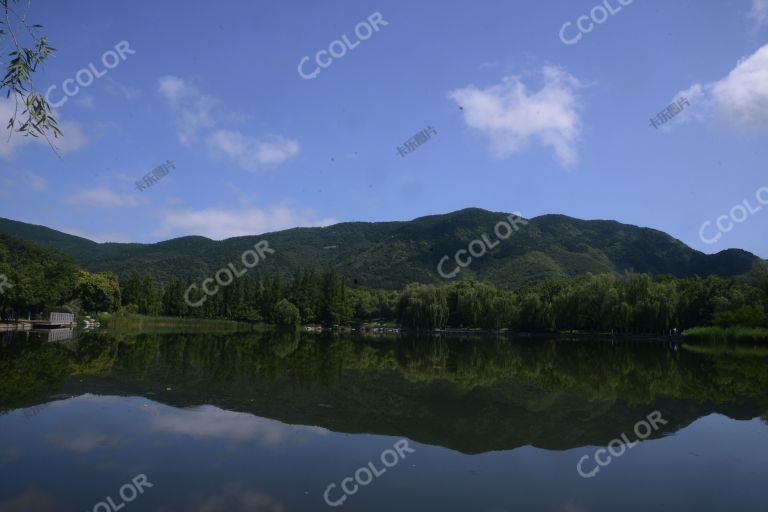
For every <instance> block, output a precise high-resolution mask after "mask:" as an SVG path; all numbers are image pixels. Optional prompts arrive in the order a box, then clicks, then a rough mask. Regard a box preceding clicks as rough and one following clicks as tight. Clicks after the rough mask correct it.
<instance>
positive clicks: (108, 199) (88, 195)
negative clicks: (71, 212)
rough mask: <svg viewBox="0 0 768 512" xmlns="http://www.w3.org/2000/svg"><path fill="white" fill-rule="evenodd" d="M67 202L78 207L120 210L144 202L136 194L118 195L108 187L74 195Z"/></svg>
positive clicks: (85, 190) (90, 189)
mask: <svg viewBox="0 0 768 512" xmlns="http://www.w3.org/2000/svg"><path fill="white" fill-rule="evenodd" d="M66 202H67V203H69V204H74V205H78V206H98V207H103V208H119V207H125V206H137V205H139V204H141V203H142V202H143V201H142V200H141V198H139V197H138V196H137V195H135V194H118V193H117V192H114V191H113V190H112V189H110V188H108V187H94V188H87V189H84V190H81V191H79V192H76V193H74V194H72V195H71V196H69V197H68V198H67V199H66Z"/></svg>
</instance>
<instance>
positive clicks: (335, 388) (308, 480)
mask: <svg viewBox="0 0 768 512" xmlns="http://www.w3.org/2000/svg"><path fill="white" fill-rule="evenodd" d="M654 411H658V412H659V414H660V415H661V417H662V418H663V420H664V421H665V422H666V423H664V424H661V423H659V424H658V425H657V426H658V427H659V428H658V430H655V431H653V432H652V433H651V435H650V436H649V437H648V438H647V439H645V440H643V441H642V442H640V443H638V444H636V445H635V444H634V442H636V441H637V440H638V438H637V435H636V430H635V427H636V425H637V424H638V422H641V421H643V420H644V418H646V417H647V416H648V415H649V414H651V413H653V412H654ZM767 417H768V350H765V349H761V348H755V347H735V348H731V349H729V350H723V349H722V348H717V347H707V346H704V347H702V346H693V347H689V346H686V345H677V344H658V343H656V344H626V343H611V342H604V341H589V342H587V341H544V340H536V341H524V342H521V341H508V340H497V339H475V340H468V339H448V340H446V339H436V338H411V337H400V338H380V339H363V338H352V337H348V336H336V337H333V336H312V335H305V334H302V335H298V334H293V333H291V334H285V333H246V334H139V335H116V334H110V333H109V332H108V331H101V332H95V333H88V334H83V335H78V336H75V337H73V338H72V339H68V340H67V339H64V340H59V341H54V342H51V341H49V340H48V338H47V336H43V335H37V334H31V335H27V334H21V335H19V334H13V335H11V334H6V335H5V337H4V339H3V341H0V440H1V441H0V511H80V512H82V511H91V510H96V511H107V510H113V507H112V505H111V504H110V503H109V502H108V501H107V498H108V497H109V498H110V499H111V503H112V504H114V506H115V507H114V508H115V509H121V510H122V511H123V512H130V511H132V510H134V511H140V510H141V511H144V510H146V511H158V512H160V511H163V512H165V511H177V510H178V511H205V512H208V511H218V510H222V511H265V512H281V511H284V512H290V511H324V510H332V509H334V510H345V511H356V510H359V511H387V512H389V511H393V510H404V511H427V510H441V511H462V512H476V511H481V512H503V511H509V512H512V511H515V512H517V511H561V512H602V511H605V512H609V511H610V512H616V511H643V512H646V511H648V510H674V511H686V510H691V511H697V512H704V511H742V510H744V511H752V510H755V511H764V510H768V486H766V485H765V481H766V476H768V420H766V418H767ZM640 431H641V432H642V431H643V429H642V428H641V429H640ZM622 434H624V435H626V437H627V440H629V441H630V442H631V443H633V444H632V446H633V447H632V448H631V449H627V447H626V446H623V445H621V444H620V443H614V444H613V448H612V449H613V450H614V453H621V455H620V456H618V457H611V456H610V452H603V453H602V455H600V456H599V457H601V458H600V459H599V460H602V461H603V462H607V464H606V465H604V466H602V467H600V466H598V465H597V464H596V462H595V458H594V457H595V452H596V450H599V449H601V448H605V447H606V446H607V445H608V443H609V442H611V441H612V440H614V439H617V438H619V439H621V436H622ZM398 443H400V445H399V446H400V448H403V447H405V448H406V449H405V450H400V453H398V450H397V449H396V448H395V445H397V444H398ZM403 443H404V444H403ZM388 450H390V451H389V452H388V454H387V455H385V460H386V461H390V462H391V461H396V463H394V464H393V465H391V467H388V468H387V467H386V466H385V465H384V464H383V462H382V454H384V453H387V451H388ZM622 452H623V453H622ZM393 455H394V458H392V456H393ZM585 455H587V456H588V458H587V459H586V460H585V461H584V462H583V466H582V469H583V471H584V472H586V473H590V472H592V471H593V470H594V468H599V471H598V472H597V473H595V474H594V476H592V477H591V478H584V477H582V476H580V474H579V472H578V471H577V463H578V462H579V461H580V459H582V457H583V456H585ZM608 457H610V460H608V461H606V459H607V458H608ZM369 462H372V463H373V468H372V470H371V469H366V470H363V471H362V472H358V477H359V478H361V479H362V481H364V482H365V481H367V480H371V481H370V483H368V484H367V485H365V486H360V485H358V484H357V483H356V482H354V480H347V481H346V484H345V485H346V488H347V489H348V490H350V491H352V490H354V491H355V492H354V493H352V492H350V493H349V495H346V498H345V499H344V497H345V493H344V491H343V490H342V482H343V481H344V479H345V478H348V477H351V478H354V476H355V473H356V471H358V470H359V469H360V468H364V467H366V466H368V463H369ZM373 472H376V473H378V474H379V476H372V473H373ZM137 475H145V476H146V482H147V485H140V484H141V482H139V484H137V485H139V487H140V491H141V493H138V494H136V491H135V489H136V487H131V486H130V485H129V487H131V489H134V490H131V489H128V488H126V487H124V486H125V485H126V484H131V481H132V480H133V479H134V478H136V477H137ZM331 484H335V487H332V488H331V489H330V491H329V493H328V499H329V501H331V502H334V503H339V501H340V500H342V499H344V501H343V503H341V504H340V505H338V506H336V507H331V506H329V505H328V504H327V503H326V500H325V499H324V493H325V492H326V489H328V488H329V486H330V485H331ZM149 485H151V487H149ZM121 489H122V491H123V495H124V496H125V497H126V498H132V499H130V500H127V499H126V500H123V499H121V495H120V491H121ZM134 494H135V496H134ZM99 503H102V504H101V505H99Z"/></svg>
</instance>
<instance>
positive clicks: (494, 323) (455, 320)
mask: <svg viewBox="0 0 768 512" xmlns="http://www.w3.org/2000/svg"><path fill="white" fill-rule="evenodd" d="M0 275H5V276H6V277H7V278H8V280H9V282H10V283H11V284H12V287H11V288H8V289H4V292H3V293H2V294H0V312H3V315H4V317H6V318H7V317H8V316H9V315H8V311H9V310H10V311H14V312H16V313H27V314H36V313H39V312H43V311H45V310H46V309H50V308H62V307H63V308H65V309H67V308H69V310H75V311H79V310H84V311H87V312H92V313H95V312H115V311H123V312H127V313H139V314H145V315H165V316H174V317H189V318H215V319H226V320H240V321H250V322H265V323H270V324H276V325H299V324H313V323H317V324H322V325H326V326H333V325H349V324H355V323H362V322H391V323H399V324H400V325H402V326H403V327H406V328H411V329H423V330H429V329H441V328H446V327H452V328H483V329H510V330H514V331H524V332H539V331H590V332H593V331H600V332H611V331H612V332H617V333H663V332H669V331H670V330H673V329H679V330H683V329H687V328H690V327H694V326H708V325H716V326H749V327H757V326H766V325H768V322H767V318H766V311H767V310H768V262H766V261H758V262H757V263H756V264H755V266H754V268H753V270H752V273H751V275H749V276H747V277H743V278H723V277H717V276H709V277H706V278H700V277H694V278H675V277H672V276H669V275H661V276H650V275H647V274H632V273H627V274H624V275H617V274H600V275H592V274H586V275H582V276H577V277H573V278H568V279H557V280H555V279H551V280H547V281H543V282H540V283H537V284H533V285H530V286H525V287H521V288H517V289H514V290H513V289H508V288H503V287H496V286H494V285H492V284H489V283H485V282H479V281H476V280H472V279H464V280H457V281H451V282H450V283H448V284H446V285H442V286H435V285H432V284H421V283H412V284H410V285H408V286H407V287H406V288H405V289H404V290H402V291H400V292H397V291H388V290H375V289H368V288H362V287H356V286H349V283H347V282H346V281H345V279H344V278H343V276H341V275H340V274H339V273H338V272H336V271H334V270H317V269H312V268H307V269H301V270H299V271H297V272H296V273H295V274H294V275H292V276H284V275H283V274H280V273H261V274H259V273H254V274H252V275H251V274H249V275H248V276H245V277H243V278H241V279H237V280H235V281H234V282H233V283H232V284H231V285H229V286H227V287H224V288H222V289H220V290H219V292H218V293H217V294H215V295H213V296H210V297H208V300H207V301H205V303H204V304H203V305H201V306H200V307H190V306H189V304H188V303H187V302H186V301H185V300H184V292H185V290H187V288H188V287H189V286H190V285H191V284H193V282H194V278H193V277H191V276H190V277H189V278H187V279H178V278H177V279H172V280H170V281H169V282H165V283H160V282H158V281H156V280H155V279H154V278H153V276H152V274H151V273H146V274H144V275H139V274H138V273H135V272H134V273H132V274H130V275H129V276H127V277H124V278H118V277H117V276H116V275H115V274H112V273H109V272H98V273H91V272H86V271H83V270H80V269H78V268H77V267H76V266H75V265H74V263H73V262H72V261H71V259H70V258H68V257H67V256H64V255H62V254H61V253H58V252H57V251H54V250H52V249H48V248H46V247H42V246H39V245H37V244H32V243H30V242H26V241H24V240H20V239H17V238H15V237H8V236H0Z"/></svg>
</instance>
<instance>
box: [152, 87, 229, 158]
mask: <svg viewBox="0 0 768 512" xmlns="http://www.w3.org/2000/svg"><path fill="white" fill-rule="evenodd" d="M158 91H159V92H160V95H161V96H162V97H163V98H164V99H165V100H166V102H167V103H168V105H169V107H170V109H171V115H172V116H173V123H174V126H175V127H176V129H177V131H178V133H177V135H178V137H179V142H181V143H182V144H183V145H185V146H186V145H189V144H191V143H193V142H194V141H195V140H196V138H197V134H198V132H199V131H200V130H202V129H204V128H212V127H214V126H215V124H216V121H215V120H216V117H217V114H216V110H217V108H218V105H219V101H218V100H217V99H216V98H214V97H213V96H206V95H204V94H201V93H200V91H198V90H197V88H196V87H195V86H194V85H192V84H191V83H189V82H187V81H185V80H183V79H181V78H179V77H177V76H172V75H168V76H164V77H162V78H160V81H159V82H158Z"/></svg>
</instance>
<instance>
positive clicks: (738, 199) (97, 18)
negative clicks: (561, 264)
mask: <svg viewBox="0 0 768 512" xmlns="http://www.w3.org/2000/svg"><path fill="white" fill-rule="evenodd" d="M627 1H628V0H624V3H627ZM605 3H606V4H607V5H604V4H603V3H601V2H598V1H597V0H568V1H541V0H518V1H509V0H506V1H497V0H488V1H486V0H483V1H480V2H478V1H477V0H475V1H468V0H466V1H465V0H450V1H441V2H438V1H431V0H430V1H423V2H405V1H400V0H396V1H388V2H382V1H369V0H355V1H351V0H350V1H347V0H333V1H325V2H316V1H308V0H304V1H294V0H288V1H282V2H265V1H252V0H249V1H246V0H242V1H226V2H220V3H216V4H212V3H210V2H202V1H185V2H181V1H164V2H148V1H144V0H137V1H133V2H104V1H96V0H83V1H78V2H75V3H69V2H67V3H65V2H54V1H52V0H45V1H41V0H32V6H31V10H30V12H29V18H30V19H31V20H32V21H33V22H36V23H42V24H43V25H45V27H46V28H45V32H46V34H47V35H48V37H49V39H50V40H51V42H52V44H53V46H55V47H56V48H57V50H58V52H57V55H56V56H55V58H53V59H52V60H51V61H50V62H49V63H48V64H47V65H46V67H45V69H43V70H42V71H41V72H40V73H39V74H38V75H37V76H36V77H35V83H36V87H37V89H39V90H41V91H43V92H46V91H48V90H49V88H50V87H51V86H56V87H57V88H56V89H53V91H52V93H51V96H50V98H51V99H52V101H55V102H60V101H61V100H62V99H63V98H65V96H64V95H63V93H62V87H63V83H64V81H65V80H67V79H71V78H75V77H76V75H77V73H78V72H79V71H80V70H82V69H87V68H88V66H89V64H94V68H95V69H96V71H97V72H98V74H102V73H104V71H107V72H106V73H104V74H103V76H101V77H100V78H97V79H95V80H94V81H93V83H92V84H90V85H89V86H88V87H80V89H79V91H77V93H76V94H73V95H72V96H71V97H68V99H67V101H66V102H65V103H63V104H62V105H60V106H59V107H58V108H57V113H58V116H59V120H60V122H61V123H62V127H63V129H64V131H65V137H64V139H63V140H61V141H59V142H57V144H58V146H59V149H60V153H61V159H59V158H58V157H57V156H56V155H55V154H54V153H53V152H52V151H51V149H50V148H49V147H47V146H46V145H45V144H42V143H36V142H32V141H30V140H26V139H22V138H19V137H18V136H14V137H13V138H12V139H11V140H10V142H9V141H8V140H7V134H5V135H3V137H2V141H1V142H0V216H2V217H7V218H12V219H16V220H21V221H25V222H31V223H35V224H43V225H46V226H50V227H52V228H55V229H60V230H63V231H66V232H69V233H73V234H78V235H81V236H85V237H87V238H91V239H94V240H97V241H137V242H153V241H158V240H163V239H167V238H172V237H176V236H182V235H186V234H201V235H204V236H208V237H211V238H216V239H221V238H226V237H230V236H237V235H242V234H259V233H263V232H267V231H272V230H277V229H284V228H287V227H293V226H297V225H301V226H312V225H326V224H329V223H334V222H339V221H357V220H363V221H380V220H408V219H412V218H415V217H419V216H423V215H430V214H436V213H445V212H449V211H453V210H457V209H461V208H466V207H480V208H485V209H489V210H496V211H518V212H521V213H522V214H523V215H524V216H525V217H534V216H538V215H542V214H546V213H563V214H566V215H571V216H574V217H578V218H585V219H615V220H618V221H620V222H626V223H631V224H636V225H640V226H648V227H653V228H657V229H660V230H663V231H666V232H668V233H670V234H671V235H673V236H675V237H677V238H679V239H681V240H682V241H684V242H685V243H687V244H689V245H691V246H692V247H695V248H697V249H700V250H703V251H705V252H708V253H711V252H717V251H719V250H722V249H726V248H729V247H739V248H744V249H747V250H750V251H753V252H755V253H757V254H759V255H761V256H762V257H768V238H766V236H765V233H766V227H768V206H762V207H761V206H760V204H759V202H758V199H757V197H756V194H757V193H758V191H759V190H761V187H768V167H767V164H766V162H768V144H766V141H767V140H768V139H767V138H766V135H768V0H634V2H629V3H628V4H627V5H622V4H621V2H620V1H619V0H605ZM73 4H74V5H75V6H74V7H73V6H72V5H73ZM600 5H604V7H603V8H599V9H597V10H596V11H595V10H593V8H595V6H600ZM606 7H610V10H613V11H615V13H614V14H610V13H607V9H606ZM600 9H606V10H603V11H601V10H600ZM590 12H592V13H593V15H594V16H595V17H596V18H598V19H601V18H602V17H603V16H604V15H606V13H607V16H606V18H607V19H605V21H603V22H602V23H600V24H594V25H593V28H592V29H591V30H590V31H589V32H588V33H583V34H581V38H580V39H579V40H578V42H576V43H575V44H565V43H564V42H563V40H561V37H560V32H561V29H562V28H563V26H564V24H566V23H567V22H570V23H571V25H568V26H567V27H566V29H565V31H564V32H563V34H564V36H563V37H564V38H565V39H567V40H572V39H573V38H575V37H578V35H579V33H580V32H579V28H578V26H577V20H578V19H579V18H580V17H581V16H583V15H587V16H588V15H589V14H590ZM375 13H379V14H380V16H379V17H378V18H374V21H376V26H375V27H373V28H375V29H376V30H374V31H372V33H371V34H370V37H367V39H365V40H360V39H359V38H358V37H357V36H356V34H355V29H356V27H358V25H359V24H360V23H362V22H366V20H369V18H370V17H371V16H372V15H374V16H376V14H375ZM367 23H368V27H369V28H370V27H372V26H371V25H370V21H368V22H367ZM581 23H582V26H583V27H584V28H587V29H588V28H589V26H590V25H592V22H591V21H590V20H588V19H586V18H584V19H582V21H581ZM358 30H359V33H360V34H363V35H364V36H367V35H368V33H367V32H366V30H369V29H368V28H366V27H362V28H359V27H358ZM342 36H346V37H347V40H348V41H350V43H351V45H352V46H354V48H353V49H351V50H347V52H346V54H345V55H343V56H341V57H339V58H334V59H333V60H332V62H331V64H330V65H329V66H327V67H325V68H320V73H318V74H317V75H316V76H315V77H314V78H312V79H304V78H302V77H301V76H300V75H299V71H298V65H299V63H300V61H301V60H302V59H303V57H305V56H307V57H309V60H307V61H305V64H304V66H305V67H304V69H305V70H306V71H305V74H306V73H312V72H313V71H314V70H315V69H317V68H318V65H317V64H316V60H315V56H316V54H317V52H318V51H320V50H328V48H329V45H331V43H332V42H333V41H335V40H341V39H342ZM121 42H125V43H124V44H127V48H129V50H130V51H129V52H126V51H123V55H122V57H123V58H122V59H120V60H119V63H117V65H115V67H114V68H112V69H106V68H105V65H104V63H103V61H102V58H103V57H104V55H105V53H106V52H109V51H114V50H115V47H116V45H118V44H120V43H121ZM355 43H359V44H355ZM125 48H126V46H125V45H124V46H123V47H122V49H123V50H125ZM335 52H336V53H337V54H339V53H341V49H340V46H338V45H336V46H335ZM112 58H114V54H113V55H112V56H111V57H106V59H107V60H106V61H107V62H109V63H111V62H112V61H111V60H110V59H112ZM326 58H327V54H323V56H322V57H321V62H323V63H325V62H326V61H325V60H324V59H326ZM81 78H82V81H84V82H87V74H86V75H82V77H81ZM71 85H72V84H70V86H71ZM68 90H70V91H72V90H73V89H72V88H69V89H68ZM681 96H685V97H686V98H687V99H688V103H689V104H688V105H685V109H684V110H683V112H682V113H680V114H679V115H677V116H676V117H674V118H673V119H672V120H670V121H668V122H667V123H666V124H664V125H663V126H661V127H659V128H653V127H652V126H650V118H651V117H654V116H655V115H656V114H657V113H659V112H660V111H662V110H664V109H665V108H666V107H667V106H668V105H669V104H670V103H672V102H673V101H674V100H676V99H678V98H679V97H681ZM9 101H10V100H0V114H2V115H3V118H7V115H8V113H9V112H10V108H11V104H10V103H9ZM2 124H3V125H4V124H5V122H3V123H2ZM427 127H433V128H434V130H435V131H436V134H434V135H432V136H431V138H430V139H429V140H428V141H426V142H425V143H424V144H422V145H421V146H419V147H417V148H416V149H415V150H414V151H412V152H410V153H408V154H407V155H406V156H405V157H402V156H399V155H398V153H397V148H398V147H399V146H400V147H402V146H404V144H405V141H406V140H407V139H409V138H410V137H412V136H414V135H415V134H416V133H417V132H419V131H421V130H424V129H426V128H427ZM167 160H170V161H172V162H173V163H174V165H175V169H171V170H170V173H169V174H168V175H167V176H165V177H163V178H162V179H161V180H160V181H159V182H157V183H155V184H153V185H152V186H150V187H148V188H146V189H145V190H143V191H139V190H137V188H136V186H135V182H136V181H140V180H141V179H142V177H143V176H144V175H145V174H146V173H148V172H150V171H152V170H153V169H154V168H156V167H157V166H158V165H161V164H162V163H163V162H165V161H167ZM765 192H768V191H765ZM761 197H765V198H766V202H768V194H766V195H764V196H761ZM744 200H748V201H749V204H750V207H751V209H752V210H753V211H754V213H750V214H749V215H748V218H746V220H744V221H743V222H741V223H732V222H730V221H728V220H727V219H726V220H725V221H723V224H724V225H730V224H733V228H732V230H730V231H729V232H727V233H722V234H721V236H720V237H719V238H718V240H717V242H715V243H711V244H707V243H704V241H702V239H701V236H700V230H701V228H702V225H703V224H704V223H705V222H706V221H710V222H711V224H709V225H708V226H707V227H706V228H705V231H704V233H705V237H706V238H710V239H711V238H713V237H715V236H716V235H717V233H718V231H719V229H718V228H717V227H716V226H717V224H716V219H717V218H718V217H719V216H721V215H723V214H725V215H728V214H729V212H730V211H731V210H732V208H733V207H734V206H736V205H739V204H741V203H743V201H744ZM759 208H760V209H759ZM738 216H740V214H739V212H737V217H738Z"/></svg>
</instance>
